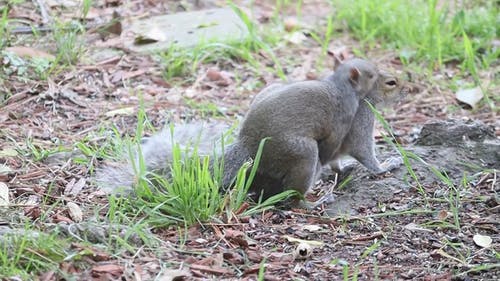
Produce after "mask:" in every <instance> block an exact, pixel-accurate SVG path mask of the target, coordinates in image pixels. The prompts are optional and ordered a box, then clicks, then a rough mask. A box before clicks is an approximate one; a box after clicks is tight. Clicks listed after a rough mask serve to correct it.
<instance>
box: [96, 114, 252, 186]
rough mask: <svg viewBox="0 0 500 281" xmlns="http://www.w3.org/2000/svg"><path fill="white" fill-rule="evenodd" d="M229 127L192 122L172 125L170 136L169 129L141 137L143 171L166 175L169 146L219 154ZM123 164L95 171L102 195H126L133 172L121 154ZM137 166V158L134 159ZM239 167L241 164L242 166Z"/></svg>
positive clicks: (134, 176) (132, 182)
mask: <svg viewBox="0 0 500 281" xmlns="http://www.w3.org/2000/svg"><path fill="white" fill-rule="evenodd" d="M228 128H229V126H228V125H227V124H225V123H221V122H210V123H203V122H194V123H186V124H180V125H176V126H175V127H174V128H173V134H172V131H171V130H170V128H165V129H163V130H162V131H161V132H159V133H157V134H155V135H153V136H151V137H149V138H145V139H144V140H143V142H142V144H141V151H142V156H143V159H144V163H145V166H146V170H147V171H150V172H159V173H160V174H165V175H166V174H167V172H166V170H167V169H168V164H169V163H170V162H171V161H172V145H173V144H174V143H177V144H179V145H180V146H181V148H182V149H185V148H190V147H194V146H197V149H198V155H200V156H207V155H212V154H213V153H214V149H215V151H216V153H217V149H218V150H219V152H218V154H220V148H221V147H220V140H221V137H222V134H223V133H224V132H225V131H227V130H228ZM123 154H124V158H126V160H125V161H124V162H118V163H109V164H107V165H105V166H104V167H103V168H101V169H98V170H97V172H96V175H95V180H96V183H97V186H98V187H99V188H100V189H101V190H103V191H105V192H106V193H121V194H123V193H125V194H126V193H129V192H131V191H132V188H133V186H134V184H135V183H136V173H135V172H134V166H133V165H132V161H131V160H130V159H129V158H130V157H127V155H128V153H126V152H124V153H123ZM135 154H137V152H135ZM133 161H135V166H136V167H138V165H139V163H138V161H139V160H138V157H137V155H136V156H134V160H133ZM242 164H243V163H242Z"/></svg>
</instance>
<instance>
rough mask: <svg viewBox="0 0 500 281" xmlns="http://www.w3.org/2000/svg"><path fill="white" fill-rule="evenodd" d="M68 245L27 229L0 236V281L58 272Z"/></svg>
mask: <svg viewBox="0 0 500 281" xmlns="http://www.w3.org/2000/svg"><path fill="white" fill-rule="evenodd" d="M68 246H69V245H68V243H67V242H66V241H65V240H61V239H60V238H59V237H57V236H56V235H55V234H45V233H42V232H38V231H36V230H35V229H34V228H32V227H30V226H26V227H25V228H24V229H20V230H19V231H18V232H16V233H12V234H8V233H7V234H4V235H2V236H1V237H0V269H1V270H0V279H4V278H5V279H9V278H11V277H13V276H19V277H21V278H22V279H23V280H28V279H31V278H33V277H34V276H38V274H40V273H43V272H46V271H49V270H56V271H57V269H58V266H59V263H60V262H62V261H63V260H64V259H65V258H66V257H67V256H68V255H69V252H68V251H67V249H68Z"/></svg>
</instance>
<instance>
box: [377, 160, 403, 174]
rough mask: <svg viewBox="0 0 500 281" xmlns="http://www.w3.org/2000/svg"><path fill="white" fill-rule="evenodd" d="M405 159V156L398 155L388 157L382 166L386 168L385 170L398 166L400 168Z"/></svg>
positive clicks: (388, 170)
mask: <svg viewBox="0 0 500 281" xmlns="http://www.w3.org/2000/svg"><path fill="white" fill-rule="evenodd" d="M403 163H404V161H403V158H401V157H399V156H396V157H389V158H387V159H386V160H385V161H384V163H382V164H381V165H380V166H382V169H384V173H385V172H390V171H392V170H394V169H396V168H399V167H400V166H401V165H403Z"/></svg>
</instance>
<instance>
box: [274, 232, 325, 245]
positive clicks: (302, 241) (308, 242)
mask: <svg viewBox="0 0 500 281" xmlns="http://www.w3.org/2000/svg"><path fill="white" fill-rule="evenodd" d="M283 237H284V238H285V239H286V240H288V241H289V242H295V243H306V244H309V245H311V246H315V247H323V245H324V244H325V243H323V242H321V241H315V240H303V239H298V238H294V237H291V236H288V235H285V236H283Z"/></svg>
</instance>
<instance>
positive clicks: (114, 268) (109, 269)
mask: <svg viewBox="0 0 500 281" xmlns="http://www.w3.org/2000/svg"><path fill="white" fill-rule="evenodd" d="M92 272H94V273H97V274H99V273H110V274H112V275H114V276H119V275H122V273H123V267H122V266H119V265H117V264H103V265H96V266H94V267H92Z"/></svg>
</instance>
